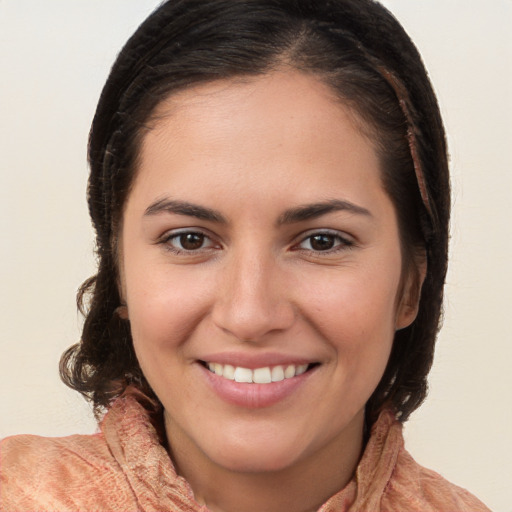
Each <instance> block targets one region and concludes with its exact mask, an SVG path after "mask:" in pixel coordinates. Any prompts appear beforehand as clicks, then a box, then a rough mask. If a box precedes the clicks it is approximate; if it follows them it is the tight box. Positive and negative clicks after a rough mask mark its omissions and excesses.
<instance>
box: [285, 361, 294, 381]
mask: <svg viewBox="0 0 512 512" xmlns="http://www.w3.org/2000/svg"><path fill="white" fill-rule="evenodd" d="M292 377H295V366H294V365H293V364H290V365H289V366H287V367H286V370H285V371H284V378H285V379H291V378H292Z"/></svg>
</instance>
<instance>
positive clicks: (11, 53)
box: [0, 0, 512, 512]
mask: <svg viewBox="0 0 512 512" xmlns="http://www.w3.org/2000/svg"><path fill="white" fill-rule="evenodd" d="M157 3H158V2H157V1H156V0H73V1H69V0H45V1H44V2H41V1H40V0H0V237H1V238H0V251H1V252H0V263H1V264H0V283H1V288H0V347H1V359H0V389H1V395H0V437H3V436H6V435H11V434H14V433H37V434H42V435H66V434H71V433H76V432H81V433H88V432H92V431H94V429H95V424H94V422H93V421H92V418H91V415H90V412H89V409H88V406H87V405H86V404H85V403H84V402H83V400H82V399H81V398H80V397H79V396H78V395H77V396H75V393H73V392H71V391H68V390H67V389H66V388H65V387H64V386H63V385H62V384H61V383H60V381H59V378H58V374H57V363H58V359H59V355H60V353H61V352H62V351H63V350H64V349H65V348H66V347H67V346H68V345H70V344H71V343H73V342H75V341H76V340H77V338H78V336H79V326H80V318H79V317H78V316H77V313H76V310H75V305H74V294H75V291H76V288H77V287H78V285H79V284H80V283H81V282H82V281H83V280H84V279H85V278H87V277H88V276H89V275H90V274H91V273H92V272H93V269H94V261H93V258H92V256H91V250H92V244H93V236H92V231H91V229H90V227H89V220H88V216H87V210H86V205H85V199H84V197H85V183H86V179H87V168H86V163H85V160H86V141H87V133H88V128H89V124H90V121H91V117H92V114H93V112H94V108H95V104H96V101H97V99H98V95H99V93H100V90H101V87H102V85H103V82H104V80H105V78H106V75H107V72H108V69H109V67H110V65H111V63H112V62H113V59H114V57H115V55H116V53H117V51H119V49H120V48H121V46H122V44H123V43H124V41H125V40H126V38H127V37H128V36H129V35H130V34H131V33H132V32H133V30H134V29H135V28H136V27H137V25H138V24H139V23H140V22H141V21H142V20H143V18H144V17H145V16H146V15H147V14H148V13H149V12H150V11H151V10H152V9H153V7H155V6H156V5H157ZM385 3H386V5H388V6H389V7H390V8H391V10H392V11H393V12H394V13H395V14H396V16H397V17H398V19H399V20H400V21H401V22H402V23H403V24H404V25H405V27H406V29H407V30H408V31H409V33H410V34H411V36H412V38H413V39H414V40H415V42H416V43H417V45H418V46H419V48H420V51H421V52H422V54H423V56H424V60H425V62H426V65H427V67H428V69H429V70H430V73H431V76H432V79H433V81H434V85H435V87H436V90H437V92H438V95H439V100H440V102H441V106H442V110H443V113H444V116H445V122H446V126H447V131H448V135H449V143H450V148H451V155H452V173H453V189H454V194H453V196H454V197H453V201H454V218H453V226H452V237H453V240H452V259H451V269H450V273H449V276H448V284H447V288H446V293H447V301H446V315H445V325H444V328H443V330H442V332H441V335H440V339H439V344H438V351H437V355H436V362H435V367H434V369H433V371H432V377H431V392H430V396H429V398H428V400H427V402H426V403H425V405H424V406H423V407H422V408H421V409H420V410H419V411H418V412H417V413H416V414H415V415H414V416H413V419H412V420H411V421H410V423H409V424H408V425H407V428H406V438H407V444H408V447H409V450H410V451H411V452H412V453H413V454H414V456H415V457H416V459H417V460H418V461H419V462H421V463H423V464H425V465H427V466H429V467H432V468H434V469H436V470H437V471H438V472H440V473H441V474H443V475H444V476H445V477H447V478H449V479H450V480H452V481H454V482H455V483H458V484H459V485H462V486H463V487H467V488H469V489H470V490H471V491H472V492H474V493H475V494H476V495H478V496H479V497H480V498H481V499H482V500H484V501H485V502H486V503H487V504H488V505H489V506H490V507H491V508H492V509H493V510H498V511H505V512H510V511H512V504H511V503H512V484H511V482H512V404H511V394H512V371H511V370H510V366H511V363H512V334H511V330H512V329H511V327H510V323H511V322H510V320H511V316H512V315H511V313H510V310H511V307H512V291H511V290H512V156H511V155H512V29H511V27H512V0H387V1H386V2H385Z"/></svg>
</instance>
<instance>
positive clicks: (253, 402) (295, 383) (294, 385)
mask: <svg viewBox="0 0 512 512" xmlns="http://www.w3.org/2000/svg"><path fill="white" fill-rule="evenodd" d="M198 366H199V367H200V368H201V370H202V372H203V374H204V376H205V378H206V380H207V382H208V384H209V386H210V387H211V388H212V389H213V391H214V392H215V393H216V394H217V396H219V397H220V398H221V399H222V400H224V401H225V402H228V403H230V404H232V405H236V406H238V407H245V408H247V409H260V408H263V407H270V406H272V405H275V404H277V403H279V402H281V401H283V400H285V399H286V398H288V397H290V396H291V395H293V394H294V393H295V392H297V391H298V390H299V388H300V387H301V386H302V385H303V384H304V383H305V382H306V381H307V380H308V379H309V377H310V376H311V375H312V374H313V373H316V368H317V367H315V368H312V369H311V370H309V371H307V372H306V373H303V374H302V375H297V376H296V377H292V378H291V379H284V380H281V381H279V382H269V383H268V384H254V383H252V384H249V383H245V382H236V381H234V380H229V379H225V378H224V377H219V376H218V375H216V374H215V373H213V372H211V371H210V370H208V369H207V368H205V367H204V366H203V365H202V364H199V363H198Z"/></svg>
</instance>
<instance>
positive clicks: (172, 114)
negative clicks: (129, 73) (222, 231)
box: [135, 71, 380, 200]
mask: <svg viewBox="0 0 512 512" xmlns="http://www.w3.org/2000/svg"><path fill="white" fill-rule="evenodd" d="M379 167H380V165H379V160H378V157H377V154H376V152H375V150H374V148H373V144H372V143H371V141H370V140H369V139H368V137H367V136H366V135H365V134H364V132H363V131H362V130H361V129H360V123H359V120H358V119H357V116H356V114H355V113H354V112H353V111H352V110H351V109H350V108H348V107H347V106H346V105H344V104H342V103H341V102H340V101H339V99H337V98H336V96H335V94H334V92H333V91H332V90H331V88H330V87H328V86H327V85H325V84H324V83H323V82H322V81H321V80H319V79H318V78H316V77H314V76H311V75H306V74H302V73H299V72H296V71H288V72H276V73H273V74H269V75H262V76H259V77H255V78H249V79H237V80H223V81H216V82H211V83H207V84H203V85H198V86H196V87H193V88H190V89H186V90H184V91H181V92H179V93H177V94H174V95H172V96H171V97H169V98H168V99H167V100H165V101H164V102H162V103H161V104H160V105H159V106H158V108H157V110H156V111H155V114H154V116H153V117H152V120H151V123H150V125H149V130H148V132H147V133H146V134H145V136H144V137H143V140H142V146H141V154H140V158H139V168H138V176H137V179H136V184H135V185H136V186H142V187H145V188H147V189H149V188H150V185H151V184H152V183H153V185H154V187H153V188H154V189H156V188H158V187H164V188H165V187H171V188H172V189H173V190H180V189H181V188H182V187H183V188H185V187H187V186H188V187H190V186H191V184H193V183H195V186H196V189H195V193H196V194H198V193H201V190H203V189H204V188H205V187H204V186H202V185H204V184H207V186H208V187H210V190H212V189H216V188H217V189H218V188H219V187H230V188H231V189H233V190H235V189H236V190H238V191H239V192H240V193H242V192H244V193H246V192H247V190H245V188H244V185H245V186H246V187H249V188H250V187H251V186H256V185H258V186H260V185H261V183H266V184H267V185H268V184H273V187H272V190H273V191H274V192H280V193H283V192H286V193H287V194H289V193H290V191H289V190H288V187H289V186H290V184H291V183H293V184H294V185H300V184H301V183H302V184H304V185H305V187H303V188H302V191H303V192H304V195H307V192H312V193H313V192H314V191H315V190H318V191H319V193H320V194H325V193H326V192H325V191H326V190H327V189H328V188H329V187H331V186H332V184H333V183H335V182H336V183H339V184H340V185H342V184H343V181H345V184H346V182H347V180H352V182H353V183H352V185H351V186H352V188H353V189H354V188H357V187H359V188H363V189H364V188H367V185H368V183H369V181H368V180H369V179H373V180H374V181H377V182H378V183H379V184H380V173H379V172H378V169H379ZM344 170H345V171H347V172H345V173H343V172H341V171H344ZM344 174H345V176H344ZM343 176H344V180H343V179H342V178H343ZM199 185H201V186H199ZM279 187H280V188H279ZM322 190H323V192H322ZM204 192H207V190H204ZM148 193H149V190H148ZM297 199H298V200H300V199H301V198H297ZM302 199H303V200H308V199H309V198H308V197H304V198H302Z"/></svg>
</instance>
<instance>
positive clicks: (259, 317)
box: [212, 251, 295, 342]
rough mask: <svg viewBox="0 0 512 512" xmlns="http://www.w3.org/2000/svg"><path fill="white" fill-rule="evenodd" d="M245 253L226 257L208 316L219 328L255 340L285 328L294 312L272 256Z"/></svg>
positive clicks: (290, 321)
mask: <svg viewBox="0 0 512 512" xmlns="http://www.w3.org/2000/svg"><path fill="white" fill-rule="evenodd" d="M247 252H249V251H246V252H245V253H244V254H236V255H235V254H233V255H232V256H231V257H230V258H228V260H229V261H228V262H226V265H225V268H224V271H223V272H222V273H221V281H222V282H221V283H219V286H218V291H217V297H216V301H215V305H214V307H213V312H212V317H213V321H214V323H215V324H216V325H217V326H218V327H219V328H220V329H222V330H223V331H225V332H227V333H229V334H231V335H232V336H234V337H235V338H236V339H238V340H240V341H251V342H258V341H263V339H264V338H265V337H266V336H267V335H268V334H271V333H276V332H279V331H285V330H286V329H288V328H289V327H290V326H291V325H292V324H293V322H294V319H295V311H294V307H293V303H292V301H291V300H290V295H289V289H288V288H289V287H287V286H286V278H285V274H284V272H283V270H282V268H280V267H279V265H278V263H277V261H276V257H275V256H273V255H272V254H256V253H254V252H252V254H247Z"/></svg>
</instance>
